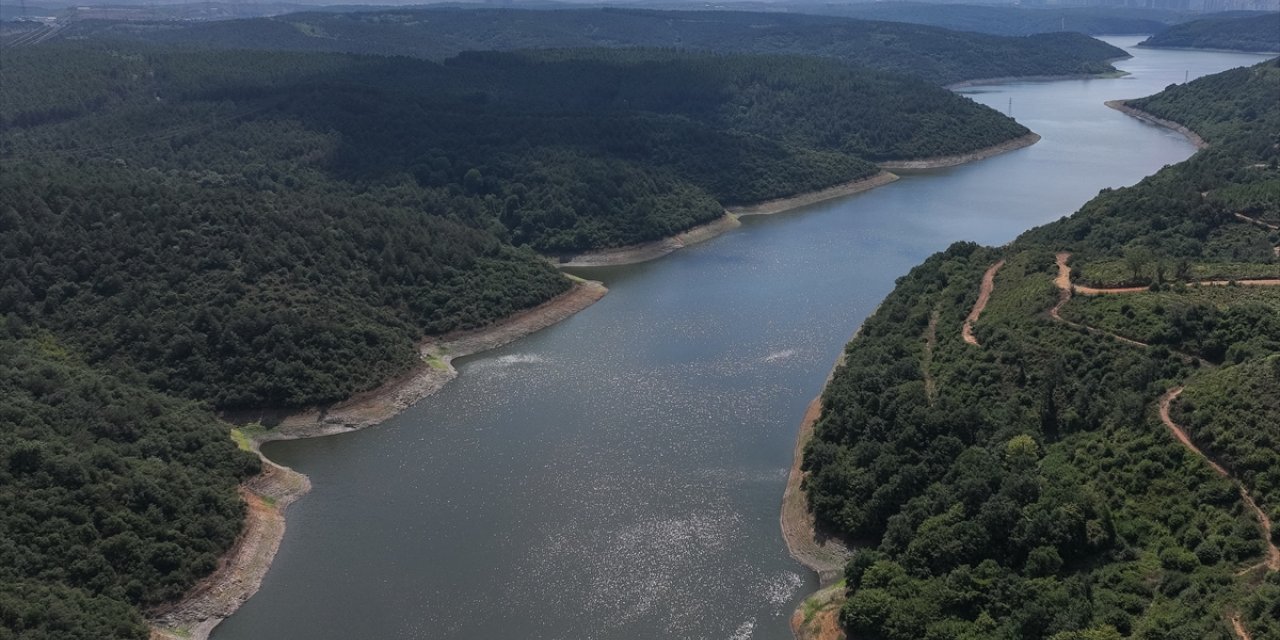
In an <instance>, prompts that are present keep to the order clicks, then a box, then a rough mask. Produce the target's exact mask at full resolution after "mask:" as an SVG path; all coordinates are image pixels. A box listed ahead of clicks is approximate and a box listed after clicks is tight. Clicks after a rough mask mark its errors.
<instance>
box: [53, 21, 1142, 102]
mask: <svg viewBox="0 0 1280 640" xmlns="http://www.w3.org/2000/svg"><path fill="white" fill-rule="evenodd" d="M63 35H64V36H65V37H68V38H83V37H90V38H96V39H100V38H136V39H143V40H147V41H151V42H157V43H167V44H183V45H196V46H200V47H211V48H224V49H225V48H232V49H235V48H247V49H274V50H291V51H342V52H351V53H372V54H383V55H406V56H414V57H420V58H428V59H433V60H442V59H445V58H448V57H450V56H453V55H456V54H458V53H460V52H463V51H469V50H514V49H547V48H556V49H559V48H584V47H661V48H680V49H692V50H702V51H715V52H722V53H757V54H802V55H819V56H824V57H833V58H838V59H840V60H844V61H846V62H852V63H855V64H858V65H862V66H867V67H871V68H876V69H882V70H886V71H893V72H897V73H904V74H912V75H916V76H918V77H920V78H922V79H924V80H927V81H929V82H934V83H938V84H948V83H954V82H957V81H961V80H971V79H975V78H995V77H1005V76H1026V75H1071V74H1081V73H1103V72H1109V71H1114V69H1113V68H1112V67H1111V65H1110V64H1108V62H1107V61H1108V60H1110V59H1114V58H1123V57H1126V55H1127V54H1125V52H1124V51H1122V50H1120V49H1117V48H1115V47H1112V46H1111V45H1108V44H1106V43H1103V42H1100V41H1097V40H1094V39H1092V38H1089V37H1087V36H1084V35H1082V34H1078V33H1055V34H1042V35H1036V36H1029V37H1018V38H1011V37H1001V36H993V35H986V34H978V33H964V32H959V31H948V30H946V29H940V28H937V27H929V26H921V25H912V24H905V23H896V22H871V21H863V20H851V19H846V18H838V17H831V16H811V15H799V14H780V13H743V12H730V11H714V12H693V11H647V10H638V9H573V10H570V9H564V10H554V11H537V10H523V9H456V8H445V9H396V10H382V11H372V12H363V13H320V12H311V13H295V14H288V15H283V16H276V17H273V18H260V19H253V20H235V21H223V22H207V23H197V24H180V23H150V24H148V23H136V22H127V23H126V22H121V23H111V22H95V21H80V22H77V23H75V24H73V25H71V26H70V27H69V28H68V29H67V30H65V31H64V32H63Z"/></svg>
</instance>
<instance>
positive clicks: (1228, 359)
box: [804, 61, 1280, 640]
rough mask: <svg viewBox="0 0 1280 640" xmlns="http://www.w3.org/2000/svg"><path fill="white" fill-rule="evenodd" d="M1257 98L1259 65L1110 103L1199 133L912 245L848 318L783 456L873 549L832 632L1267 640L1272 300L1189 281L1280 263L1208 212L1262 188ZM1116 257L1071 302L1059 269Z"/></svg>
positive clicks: (1274, 121) (845, 531)
mask: <svg viewBox="0 0 1280 640" xmlns="http://www.w3.org/2000/svg"><path fill="white" fill-rule="evenodd" d="M1278 93H1280V66H1277V63H1276V61H1271V62H1268V63H1264V64H1261V65H1257V66H1255V67H1251V68H1247V69H1242V70H1234V71H1229V72H1226V73H1224V74H1218V75H1216V76H1210V77H1207V78H1204V79H1201V80H1197V81H1195V82H1192V83H1190V84H1188V85H1183V86H1177V87H1172V88H1170V89H1168V90H1166V91H1165V92H1162V93H1161V94H1158V95H1156V96H1153V97H1151V98H1148V99H1145V100H1141V101H1133V102H1131V103H1130V104H1133V105H1138V106H1139V107H1140V108H1142V109H1145V110H1150V112H1151V113H1153V114H1156V115H1159V116H1161V117H1165V118H1173V119H1177V120H1179V121H1180V122H1183V123H1185V124H1186V125H1187V126H1190V127H1191V128H1193V129H1196V130H1197V131H1198V132H1199V133H1200V134H1201V135H1202V136H1203V137H1205V138H1206V139H1207V140H1208V141H1209V143H1210V147H1209V148H1207V149H1205V150H1203V151H1201V152H1200V153H1198V154H1197V155H1196V156H1194V157H1193V158H1192V159H1190V160H1188V161H1186V162H1184V163H1181V164H1179V165H1175V166H1172V167H1168V168H1166V169H1164V170H1162V171H1161V172H1159V173H1157V174H1156V175H1154V176H1152V177H1150V178H1148V179H1146V180H1144V181H1142V182H1141V183H1139V184H1138V185H1135V186H1134V187H1130V188H1126V189H1116V190H1107V191H1104V192H1103V193H1102V194H1100V195H1099V196H1098V197H1097V198H1095V199H1094V200H1093V201H1091V202H1090V203H1088V204H1087V205H1085V207H1084V208H1083V209H1082V210H1081V211H1080V212H1079V213H1077V214H1076V215H1074V216H1071V217H1070V218H1067V219H1065V220H1063V221H1060V222H1057V223H1054V224H1050V225H1047V226H1045V227H1041V228H1039V229H1036V230H1033V231H1031V232H1028V233H1027V234H1025V235H1024V236H1022V237H1021V238H1020V239H1019V240H1017V241H1016V242H1014V243H1013V244H1012V245H1010V246H1008V247H1005V248H1002V249H989V248H982V247H977V246H973V245H966V244H959V245H956V246H953V247H952V248H951V249H949V250H948V251H946V252H944V253H941V254H938V255H935V256H933V257H931V258H930V259H929V260H928V261H926V262H925V263H924V264H923V265H921V266H919V267H917V268H916V269H914V270H913V271H912V272H911V274H909V275H908V276H906V277H905V278H903V279H902V280H901V281H900V282H899V285H898V287H897V289H895V291H894V292H893V293H892V294H891V295H890V296H889V297H888V298H887V299H886V300H885V301H884V303H883V304H882V305H881V307H880V309H879V310H878V311H877V312H876V313H875V314H874V315H873V316H872V317H871V318H869V319H868V320H867V322H866V323H865V324H864V326H863V328H862V330H861V331H860V333H859V335H858V337H857V338H856V339H855V340H854V341H853V342H851V343H850V344H849V345H848V347H847V349H846V353H845V362H846V364H845V365H844V366H842V367H840V368H839V369H837V371H836V373H835V375H834V377H833V379H832V381H831V383H830V384H829V385H828V387H827V389H826V390H825V392H824V395H823V411H822V416H821V418H820V419H819V421H818V424H817V427H816V429H815V435H814V439H813V440H812V441H811V444H810V445H809V447H808V449H807V451H806V454H805V461H804V464H805V469H806V471H807V472H808V473H809V476H808V478H807V480H806V483H805V488H806V490H807V492H808V494H809V498H810V505H811V507H812V509H813V511H814V513H815V515H816V517H817V519H818V522H819V523H820V524H821V525H823V526H824V527H825V528H826V529H827V530H828V531H829V532H832V533H837V534H839V535H842V536H844V537H846V538H848V539H862V540H866V539H870V540H873V541H874V544H873V546H872V547H871V548H865V549H863V550H862V551H861V552H860V553H858V554H857V555H855V557H854V559H853V560H852V561H851V562H850V564H849V566H848V568H847V571H846V574H845V577H846V580H847V585H848V589H847V594H846V595H847V601H846V602H845V603H844V605H843V609H842V612H841V622H842V624H843V626H844V628H845V629H846V630H847V631H848V632H849V633H850V635H851V637H878V638H886V639H898V638H903V639H905V638H921V637H972V638H997V637H1019V638H1053V639H1054V640H1074V639H1077V638H1121V637H1152V636H1153V635H1159V634H1162V633H1167V632H1169V630H1173V629H1177V630H1178V633H1179V634H1185V637H1188V638H1191V637H1194V638H1229V637H1233V636H1234V637H1253V638H1270V637H1275V636H1276V634H1277V633H1280V628H1278V627H1277V626H1276V620H1277V616H1276V613H1277V611H1276V609H1275V606H1276V603H1277V602H1280V573H1277V572H1275V571H1272V570H1271V569H1270V567H1271V565H1270V564H1269V561H1267V558H1268V557H1269V554H1271V553H1272V552H1271V551H1270V550H1271V549H1272V545H1271V544H1270V541H1269V540H1268V539H1267V534H1268V533H1269V528H1268V527H1267V526H1266V525H1267V521H1268V520H1274V519H1275V516H1276V515H1277V514H1276V513H1275V512H1274V508H1275V507H1274V486H1273V481H1272V479H1271V477H1270V475H1269V474H1270V469H1269V467H1268V466H1267V464H1268V463H1267V460H1268V456H1270V452H1269V449H1268V447H1270V446H1271V445H1270V443H1271V442H1272V440H1274V438H1275V437H1276V433H1274V431H1275V429H1274V426H1273V424H1272V422H1274V421H1270V422H1268V420H1269V418H1270V414H1271V412H1273V409H1274V405H1275V404H1276V403H1277V401H1278V400H1277V395H1276V394H1277V390H1276V388H1275V387H1274V385H1270V386H1268V385H1267V384H1266V382H1265V381H1266V380H1268V379H1269V378H1270V377H1274V376H1273V372H1272V371H1271V369H1273V368H1274V365H1275V362H1276V357H1277V356H1276V354H1277V352H1278V351H1280V333H1277V332H1280V325H1278V324H1277V323H1276V322H1275V318H1276V312H1275V310H1276V309H1277V308H1280V307H1277V304H1278V303H1277V300H1280V298H1277V294H1280V290H1277V289H1276V288H1275V287H1272V286H1240V287H1236V286H1213V285H1210V286H1204V285H1198V284H1196V282H1197V281H1198V280H1199V279H1200V278H1198V277H1197V274H1206V273H1223V272H1233V271H1234V272H1237V273H1238V272H1241V271H1244V270H1248V271H1249V272H1250V273H1260V274H1263V275H1266V274H1267V273H1268V272H1271V273H1274V272H1276V271H1280V265H1277V264H1276V263H1275V259H1276V258H1275V254H1274V253H1273V252H1272V251H1271V247H1270V246H1266V243H1267V242H1269V239H1268V230H1267V229H1264V228H1260V227H1258V226H1256V225H1249V224H1247V223H1245V222H1243V221H1241V220H1240V219H1238V218H1236V217H1235V215H1233V213H1234V211H1235V210H1236V209H1235V207H1236V206H1237V205H1238V204H1239V203H1240V202H1241V199H1240V197H1239V195H1238V194H1241V193H1267V192H1269V190H1270V187H1269V185H1272V184H1273V183H1274V182H1275V181H1276V180H1277V179H1280V173H1278V171H1277V168H1276V162H1277V159H1280V156H1278V154H1280V151H1278V150H1277V149H1276V147H1275V146H1274V145H1273V144H1271V142H1272V140H1271V137H1272V135H1273V132H1274V131H1277V130H1280V104H1277V103H1276V102H1275V101H1274V100H1266V99H1265V98H1264V97H1265V96H1274V95H1277V94H1278ZM1219 192H1221V193H1224V194H1227V195H1226V196H1223V197H1215V194H1217V193H1219ZM1249 201H1250V202H1253V203H1254V205H1255V206H1258V207H1260V208H1261V209H1262V210H1263V211H1264V212H1270V209H1268V208H1267V207H1268V206H1269V205H1268V204H1267V202H1268V201H1267V200H1265V198H1264V199H1258V198H1250V199H1249ZM1259 241H1260V242H1259ZM1066 252H1071V257H1070V258H1069V260H1070V267H1071V269H1070V270H1065V271H1064V273H1065V285H1064V284H1063V281H1064V277H1063V276H1062V275H1057V274H1056V269H1057V265H1058V264H1060V263H1061V264H1065V261H1063V260H1061V259H1056V258H1055V254H1057V255H1058V256H1065V255H1066ZM1117 261H1119V262H1120V263H1121V264H1124V265H1125V266H1126V267H1128V268H1129V270H1130V273H1129V275H1128V276H1126V277H1127V279H1128V280H1129V282H1127V283H1125V284H1127V285H1129V286H1127V287H1126V288H1122V289H1118V290H1114V291H1112V292H1110V293H1105V292H1103V291H1096V290H1095V291H1093V293H1095V295H1075V296H1072V295H1071V290H1072V288H1073V285H1072V282H1071V280H1072V270H1074V272H1075V273H1077V274H1088V273H1090V272H1094V273H1096V274H1105V273H1110V272H1111V271H1110V267H1106V268H1102V269H1095V267H1094V266H1091V265H1111V264H1115V263H1116V262H1117ZM996 264H1002V265H1003V266H1002V268H1000V269H999V271H998V272H995V273H994V278H993V279H992V283H991V285H990V287H989V288H990V297H989V301H988V302H987V304H986V305H985V308H984V309H983V311H982V313H981V315H980V316H979V317H978V318H977V319H976V320H975V321H974V322H973V323H972V328H971V331H972V334H973V335H974V336H975V342H976V344H973V343H966V341H965V340H963V339H962V329H963V328H965V318H966V317H967V316H969V315H970V313H971V310H972V309H973V308H974V301H975V299H976V298H978V297H979V295H981V294H980V291H986V290H987V289H988V287H986V286H984V285H983V274H984V273H988V274H990V273H992V271H991V267H992V266H993V265H996ZM1179 264H1184V265H1185V267H1183V268H1179V266H1178V265H1179ZM1271 277H1274V276H1271ZM1055 281H1056V282H1057V283H1058V284H1056V285H1055ZM1135 284H1140V285H1142V286H1133V285H1135ZM1258 284H1259V285H1265V284H1267V282H1264V281H1260V282H1258ZM931 318H937V320H936V321H932V322H933V324H932V325H931ZM926 325H931V326H933V327H934V328H935V329H936V336H937V339H936V342H934V343H929V347H928V353H927V354H926V353H925V351H924V350H925V345H926V343H925V342H924V341H922V340H921V339H920V336H921V335H922V332H923V331H924V329H925V328H926ZM922 363H926V364H925V365H923V366H928V367H929V368H930V371H928V372H922V370H921V367H922ZM1232 380H1235V381H1236V382H1234V383H1232V382H1231V381H1232ZM927 381H931V382H932V384H931V385H928V384H927ZM1242 384H1245V385H1248V387H1249V388H1250V389H1251V393H1250V396H1251V397H1250V398H1249V399H1248V400H1247V401H1241V400H1240V399H1238V398H1237V399H1233V396H1234V394H1235V393H1236V391H1237V390H1238V389H1239V388H1240V386H1239V385H1242ZM929 386H932V388H933V389H935V392H934V394H933V395H932V396H931V394H930V393H929V392H928V391H927V388H928V387H929ZM1184 386H1185V388H1186V391H1184V392H1183V394H1181V395H1180V394H1179V393H1177V390H1179V389H1181V388H1182V387H1184ZM1171 390H1172V391H1171ZM1170 423H1172V424H1173V425H1174V426H1175V427H1177V429H1174V428H1173V427H1170V426H1169V425H1170ZM1178 429H1181V430H1182V433H1183V434H1184V435H1185V437H1186V440H1185V441H1179V439H1178V438H1175V437H1173V435H1171V431H1177V430H1178ZM1188 445H1190V446H1188ZM1255 505H1258V506H1260V507H1261V509H1262V511H1258V510H1256V509H1255V508H1254V506H1255ZM1260 516H1261V517H1260ZM1244 634H1248V635H1244Z"/></svg>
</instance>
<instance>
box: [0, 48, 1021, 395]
mask: <svg viewBox="0 0 1280 640" xmlns="http://www.w3.org/2000/svg"><path fill="white" fill-rule="evenodd" d="M0 74H3V81H4V84H5V86H6V87H7V88H12V89H13V91H6V93H5V95H4V99H3V102H2V103H0V122H3V123H5V124H6V127H5V135H4V136H3V138H2V139H0V144H2V145H3V146H2V147H0V153H2V154H3V155H2V156H0V162H3V163H4V168H5V170H4V172H3V175H2V176H0V194H3V198H2V201H3V202H4V208H3V210H0V226H2V227H3V228H4V229H5V230H6V232H5V233H4V234H3V236H0V243H2V244H3V246H2V247H0V251H2V252H3V255H4V256H5V260H4V263H3V268H4V273H5V278H4V284H3V286H0V312H2V313H6V314H10V313H11V314H15V315H17V316H18V317H20V318H22V319H24V320H26V321H29V322H33V323H35V324H38V325H39V326H42V327H45V328H47V329H49V330H52V331H54V332H56V333H57V334H58V335H60V336H63V337H65V338H66V339H67V341H68V342H70V343H72V344H74V345H75V346H76V347H77V348H78V349H79V350H81V352H82V353H83V354H84V356H85V357H86V358H87V359H88V360H89V361H90V362H92V363H110V364H111V365H112V366H121V367H125V368H128V369H131V370H138V371H144V372H146V374H147V376H148V378H149V380H150V382H151V384H152V385H153V386H155V387H156V388H158V389H161V390H164V391H167V392H172V393H176V394H179V395H182V396H185V397H189V398H195V399H201V400H207V401H210V402H213V403H214V404H215V405H216V406H218V407H221V408H234V407H253V406H263V405H275V406H303V405H307V404H313V403H322V402H330V401H334V400H337V399H340V398H344V397H346V396H349V395H350V394H352V393H354V392H357V391H360V390H363V389H367V388H370V387H372V386H374V385H376V384H377V383H378V382H379V381H381V380H384V379H386V378H387V377H389V376H391V375H394V374H395V373H397V372H399V371H402V370H404V369H405V368H406V367H408V366H409V365H410V364H411V363H412V362H413V360H414V358H415V354H414V350H413V343H414V341H415V340H417V339H418V338H420V337H421V336H423V335H424V334H431V333H442V332H446V331H451V330H455V329H465V328H471V327H476V326H479V325H483V324H486V323H489V322H492V321H494V320H496V319H498V318H501V317H504V316H506V315H509V314H511V313H512V312H514V311H516V310H519V309H522V308H525V307H529V306H532V305H535V304H537V303H539V302H541V301H543V300H546V299H547V298H549V297H551V296H553V295H555V294H557V293H559V292H561V291H563V290H564V289H565V288H566V287H567V286H568V285H567V282H566V281H565V280H564V279H563V278H562V277H560V276H559V275H558V274H557V273H555V270H554V269H553V268H552V267H550V266H549V265H547V264H546V263H545V262H544V261H543V260H542V259H541V258H539V257H538V256H537V255H535V254H534V253H533V252H531V251H528V250H525V249H517V248H515V247H514V246H513V244H514V245H518V246H525V247H529V248H532V249H536V250H538V251H543V252H553V253H554V252H566V251H578V250H582V249H591V248H598V247H609V246H618V245H625V244H630V243H635V242H640V241H644V240H651V239H655V238H659V237H663V236H667V235H670V234H673V233H676V232H679V231H682V230H684V229H687V228H689V227H691V226H693V225H696V224H698V223H701V222H706V221H709V220H712V219H715V218H718V217H720V216H721V215H723V211H724V205H725V204H733V203H740V202H750V201H755V200H764V199H768V198H774V197H780V196H787V195H791V194H794V193H797V192H803V191H809V190H813V189H818V188H823V187H827V186H830V185H833V184H837V183H840V182H844V181H848V180H851V179H856V178H860V177H865V176H868V175H871V174H873V173H875V172H876V171H877V169H876V168H875V166H874V165H872V164H870V163H869V162H867V161H866V160H864V159H863V158H869V159H881V158H900V157H919V156H931V155H945V154H951V153H959V152H964V151H968V150H973V149H977V148H982V147H986V146H989V145H991V144H995V143H999V142H1002V141H1005V140H1008V139H1010V138H1014V137H1017V136H1020V135H1023V134H1025V133H1026V130H1025V129H1024V128H1022V127H1021V126H1019V125H1017V124H1016V123H1014V122H1013V121H1012V120H1009V119H1008V118H1005V117H1004V116H1001V115H999V114H997V113H995V112H994V111H991V110H989V109H987V108H985V107H981V106H979V105H976V104H975V103H973V102H971V101H969V100H968V99H966V98H962V97H959V96H955V95H952V94H951V93H950V92H947V91H944V90H942V89H939V88H936V87H932V86H928V85H925V84H923V83H919V82H917V81H912V80H904V79H900V78H894V77H890V76H886V75H883V74H880V73H876V72H867V71H858V70H855V69H852V68H849V67H846V66H844V65H841V64H839V63H836V62H831V61H822V60H816V59H795V58H775V59H763V58H743V57H719V56H717V57H707V56H697V55H689V54H677V53H670V52H645V51H632V52H618V51H613V52H610V51H596V52H591V51H588V52H560V53H554V52H550V53H545V54H538V55H515V54H468V55H465V56H462V57H459V58H456V59H452V60H450V61H448V62H447V64H444V65H439V64H434V63H430V62H425V61H418V60H410V59H404V58H375V57H360V56H349V55H330V54H293V53H254V52H237V53H218V54H210V53H200V52H173V51H160V50H152V49H149V48H142V49H137V48H134V49H129V48H123V49H122V48H117V47H114V46H64V47H47V48H46V47H40V48H33V49H30V50H22V51H15V52H13V53H12V55H7V57H6V64H5V65H4V68H3V70H0ZM49 77H59V78H66V79H67V80H66V81H64V82H59V83H51V82H48V80H47V78H49ZM797 114H804V115H803V116H799V115H797Z"/></svg>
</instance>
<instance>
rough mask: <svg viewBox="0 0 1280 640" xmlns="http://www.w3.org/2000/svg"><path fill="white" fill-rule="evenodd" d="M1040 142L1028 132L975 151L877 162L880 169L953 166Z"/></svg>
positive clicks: (1037, 135)
mask: <svg viewBox="0 0 1280 640" xmlns="http://www.w3.org/2000/svg"><path fill="white" fill-rule="evenodd" d="M1037 142H1040V134H1038V133H1028V134H1026V135H1023V136H1019V137H1017V138H1014V139H1012V140H1006V141H1004V142H1001V143H1000V144H997V145H992V146H990V147H986V148H983V149H978V150H977V151H970V152H969V153H958V154H955V155H950V156H938V157H934V158H920V159H919V160H887V161H885V162H881V163H879V165H880V168H881V169H891V170H894V171H901V170H904V169H906V170H915V169H941V168H943V167H954V166H957V165H962V164H968V163H970V162H977V161H979V160H986V159H987V158H991V157H993V156H998V155H1000V154H1002V153H1008V152H1010V151H1016V150H1018V149H1022V148H1024V147H1029V146H1031V145H1033V144H1035V143H1037Z"/></svg>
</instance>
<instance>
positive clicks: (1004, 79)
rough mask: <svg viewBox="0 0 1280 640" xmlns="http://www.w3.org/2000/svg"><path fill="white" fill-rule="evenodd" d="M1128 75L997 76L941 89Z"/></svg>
mask: <svg viewBox="0 0 1280 640" xmlns="http://www.w3.org/2000/svg"><path fill="white" fill-rule="evenodd" d="M1132 57H1133V56H1121V57H1118V58H1111V59H1109V60H1106V61H1105V62H1107V63H1108V64H1110V63H1112V62H1116V61H1118V60H1128V59H1129V58H1132ZM1127 75H1129V72H1128V71H1120V70H1118V69H1117V70H1115V71H1106V72H1103V73H1068V74H1063V75H1039V76H999V77H996V78H975V79H973V80H961V81H960V82H953V83H951V84H948V85H944V86H943V87H942V88H943V89H950V90H952V91H955V90H956V89H968V88H969V87H980V86H986V85H991V84H1010V83H1014V82H1057V81H1058V80H1106V79H1108V78H1122V77H1124V76H1127Z"/></svg>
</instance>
